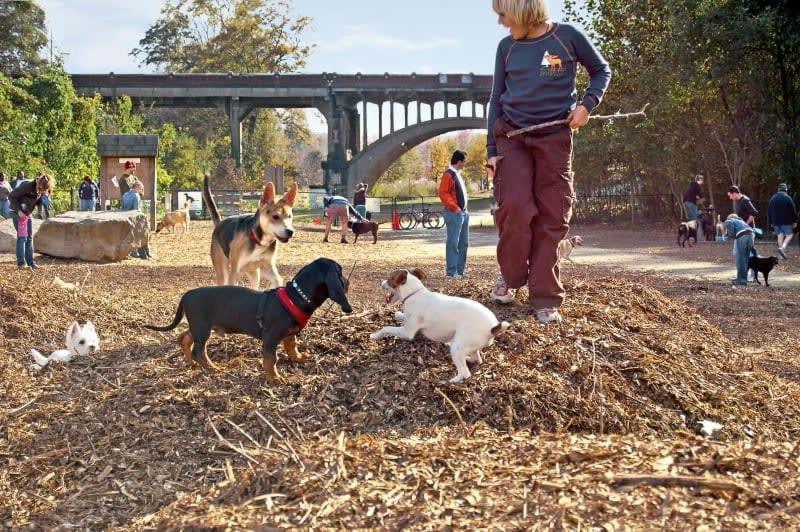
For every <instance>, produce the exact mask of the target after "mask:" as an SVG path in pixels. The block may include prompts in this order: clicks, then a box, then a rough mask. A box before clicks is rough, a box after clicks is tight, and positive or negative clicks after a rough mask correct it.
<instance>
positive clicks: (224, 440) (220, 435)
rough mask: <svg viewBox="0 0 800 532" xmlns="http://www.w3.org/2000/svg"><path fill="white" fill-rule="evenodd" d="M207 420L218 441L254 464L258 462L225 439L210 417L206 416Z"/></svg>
mask: <svg viewBox="0 0 800 532" xmlns="http://www.w3.org/2000/svg"><path fill="white" fill-rule="evenodd" d="M208 422H209V424H210V425H211V428H212V429H214V434H216V435H217V438H219V441H221V442H222V443H223V444H224V445H225V447H227V448H228V449H230V450H232V451H233V452H235V453H238V454H240V455H242V456H244V457H245V458H247V459H248V460H250V461H251V462H253V463H254V464H256V465H258V464H259V462H258V460H256V459H255V458H253V457H252V456H250V455H249V454H247V451H245V450H244V449H237V448H236V446H235V445H234V444H232V443H231V442H230V441H228V440H227V439H225V437H224V436H223V435H222V434H220V433H219V431H218V430H217V427H216V425H214V422H213V421H211V418H210V417H209V418H208Z"/></svg>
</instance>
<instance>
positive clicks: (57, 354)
mask: <svg viewBox="0 0 800 532" xmlns="http://www.w3.org/2000/svg"><path fill="white" fill-rule="evenodd" d="M66 344H67V348H66V349H59V350H58V351H53V352H52V353H51V354H50V356H49V357H46V356H44V355H42V354H41V353H40V352H39V351H37V350H36V349H31V356H32V357H33V360H34V361H35V362H36V364H33V365H32V367H34V368H35V369H41V368H43V367H45V366H46V365H47V364H49V363H50V362H69V361H70V360H72V358H73V357H75V356H77V355H86V354H88V353H94V352H95V351H97V350H98V349H100V338H99V337H98V336H97V331H96V330H95V328H94V325H92V322H91V321H87V322H86V325H84V326H83V327H81V326H80V325H78V322H77V321H73V322H72V325H70V326H69V328H67V336H66Z"/></svg>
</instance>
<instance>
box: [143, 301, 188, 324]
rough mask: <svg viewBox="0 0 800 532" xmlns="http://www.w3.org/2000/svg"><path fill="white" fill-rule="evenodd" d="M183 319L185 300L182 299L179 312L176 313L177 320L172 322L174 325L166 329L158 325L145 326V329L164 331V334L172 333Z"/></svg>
mask: <svg viewBox="0 0 800 532" xmlns="http://www.w3.org/2000/svg"><path fill="white" fill-rule="evenodd" d="M182 319H183V299H181V302H180V303H178V310H177V311H176V312H175V319H174V320H172V323H170V324H169V325H167V326H164V327H159V326H158V325H145V327H146V328H148V329H150V330H153V331H162V332H163V331H171V330H172V329H174V328H175V327H177V326H178V324H179V323H180V322H181V320H182Z"/></svg>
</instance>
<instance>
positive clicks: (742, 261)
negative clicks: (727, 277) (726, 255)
mask: <svg viewBox="0 0 800 532" xmlns="http://www.w3.org/2000/svg"><path fill="white" fill-rule="evenodd" d="M725 228H726V229H727V231H728V238H731V239H733V256H734V259H735V261H736V279H734V280H733V287H734V288H739V287H747V270H748V269H749V267H748V265H747V263H748V262H749V260H750V255H752V254H753V250H754V249H755V240H754V238H755V232H754V231H753V228H752V227H750V226H749V225H748V224H747V223H746V222H745V221H744V220H742V219H741V218H740V217H739V216H738V215H736V214H730V215H728V217H727V218H726V219H725Z"/></svg>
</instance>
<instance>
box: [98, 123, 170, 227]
mask: <svg viewBox="0 0 800 532" xmlns="http://www.w3.org/2000/svg"><path fill="white" fill-rule="evenodd" d="M97 154H98V155H99V156H100V180H99V187H100V198H101V201H102V208H103V209H104V210H107V209H110V208H111V201H113V200H117V202H119V201H120V200H121V199H122V198H121V195H120V188H119V186H116V185H114V178H116V181H117V182H118V183H119V181H120V180H121V179H122V176H123V174H125V173H126V171H125V163H126V162H131V163H134V164H135V165H136V168H135V170H133V171H131V170H130V169H129V170H128V171H127V173H129V174H133V175H135V176H136V177H137V178H138V180H139V181H141V182H142V184H143V185H144V191H143V193H142V199H143V200H149V201H150V230H151V231H154V230H155V228H156V203H157V202H156V200H157V195H158V187H157V175H156V157H158V135H98V136H97Z"/></svg>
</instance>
